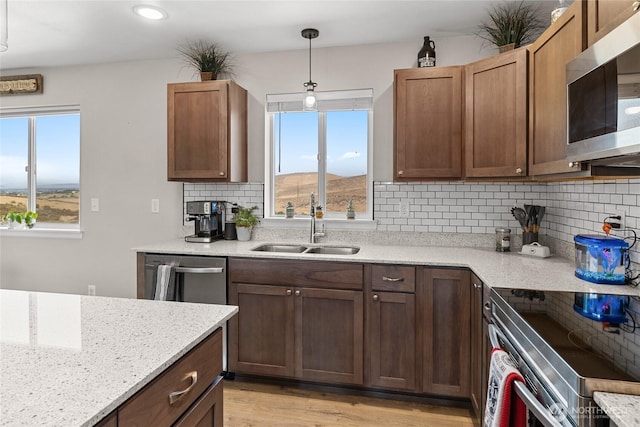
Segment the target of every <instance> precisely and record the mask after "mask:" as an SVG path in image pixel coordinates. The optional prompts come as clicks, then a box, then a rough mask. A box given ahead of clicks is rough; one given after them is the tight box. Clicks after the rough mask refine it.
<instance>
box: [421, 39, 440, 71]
mask: <svg viewBox="0 0 640 427" xmlns="http://www.w3.org/2000/svg"><path fill="white" fill-rule="evenodd" d="M435 66H436V44H435V43H434V42H433V40H429V36H425V38H424V44H423V45H422V49H420V51H419V52H418V68H424V67H435Z"/></svg>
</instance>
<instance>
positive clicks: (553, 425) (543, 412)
mask: <svg viewBox="0 0 640 427" xmlns="http://www.w3.org/2000/svg"><path fill="white" fill-rule="evenodd" d="M513 386H514V388H515V389H516V394H517V395H518V396H519V397H520V399H522V401H523V402H524V404H525V406H526V407H527V409H528V410H530V411H531V412H533V413H534V414H535V416H536V418H537V419H538V421H540V422H541V423H542V424H543V425H544V426H545V427H561V426H562V424H560V423H559V422H558V421H557V420H556V419H555V418H553V415H552V414H551V412H549V410H548V409H547V408H545V407H544V406H542V404H541V403H540V402H538V399H536V397H535V396H534V395H533V394H532V393H531V392H530V391H529V389H528V388H527V386H526V385H525V384H524V383H523V382H521V381H514V382H513Z"/></svg>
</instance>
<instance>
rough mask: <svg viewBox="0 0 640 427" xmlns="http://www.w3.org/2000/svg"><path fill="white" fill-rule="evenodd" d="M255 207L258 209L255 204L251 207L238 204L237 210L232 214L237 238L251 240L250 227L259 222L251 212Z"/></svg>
mask: <svg viewBox="0 0 640 427" xmlns="http://www.w3.org/2000/svg"><path fill="white" fill-rule="evenodd" d="M256 209H258V207H257V206H253V207H251V208H245V207H242V206H238V211H237V212H236V213H235V214H233V220H234V222H235V223H236V233H237V235H238V240H242V241H247V240H251V229H252V228H253V227H254V226H255V225H256V224H258V222H260V220H259V219H258V217H257V216H255V215H254V214H253V211H255V210H256Z"/></svg>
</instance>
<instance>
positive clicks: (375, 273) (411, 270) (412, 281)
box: [371, 265, 416, 292]
mask: <svg viewBox="0 0 640 427" xmlns="http://www.w3.org/2000/svg"><path fill="white" fill-rule="evenodd" d="M371 289H372V290H374V291H393V292H415V290H416V268H415V267H408V266H403V265H373V266H371Z"/></svg>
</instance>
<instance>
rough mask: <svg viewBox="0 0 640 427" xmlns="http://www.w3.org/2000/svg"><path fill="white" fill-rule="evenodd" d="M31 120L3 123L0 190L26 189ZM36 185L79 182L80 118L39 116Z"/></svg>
mask: <svg viewBox="0 0 640 427" xmlns="http://www.w3.org/2000/svg"><path fill="white" fill-rule="evenodd" d="M28 126H29V125H28V119H27V118H26V117H11V118H6V117H5V118H2V119H0V188H11V189H13V188H20V189H22V188H25V189H26V186H27V173H26V172H25V169H24V168H25V166H26V165H27V163H28ZM36 141H37V148H36V156H37V158H36V162H37V184H38V185H49V184H69V183H72V184H77V183H79V182H80V115H79V114H61V115H47V116H40V117H38V118H37V120H36Z"/></svg>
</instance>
